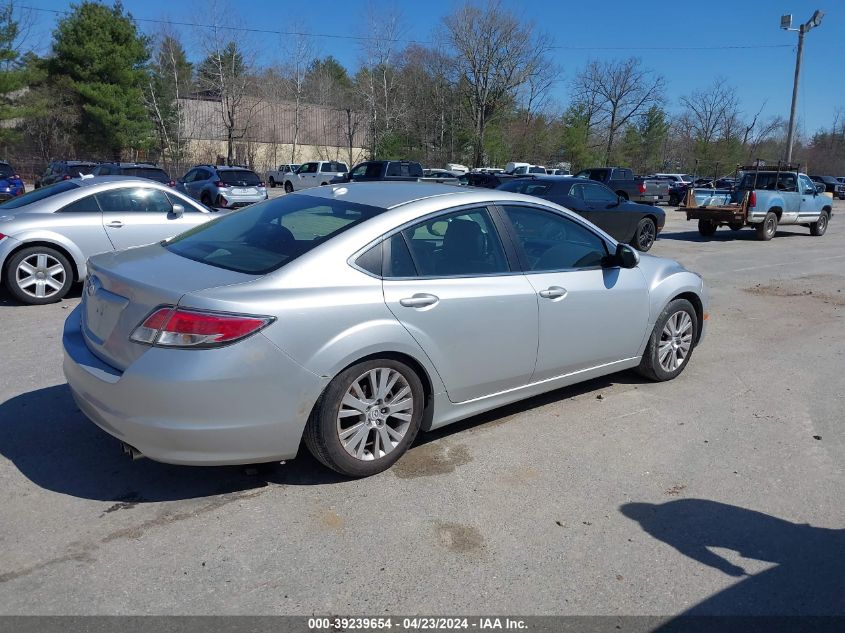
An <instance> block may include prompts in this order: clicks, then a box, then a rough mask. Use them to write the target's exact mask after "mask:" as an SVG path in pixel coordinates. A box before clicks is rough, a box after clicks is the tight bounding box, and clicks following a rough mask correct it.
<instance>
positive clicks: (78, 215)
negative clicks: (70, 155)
mask: <svg viewBox="0 0 845 633" xmlns="http://www.w3.org/2000/svg"><path fill="white" fill-rule="evenodd" d="M212 217H213V214H212V212H211V210H210V209H208V208H206V207H205V206H203V205H201V204H199V203H197V202H195V201H193V200H191V199H190V198H188V197H187V196H185V195H182V194H180V193H177V192H175V191H173V189H171V188H169V187H167V186H165V185H162V184H159V183H156V182H153V181H150V180H146V179H144V178H130V177H126V176H100V177H94V178H85V179H73V180H63V181H60V182H58V183H56V184H54V185H50V186H48V187H42V188H40V189H36V190H34V191H31V192H29V193H27V194H25V195H23V196H20V197H18V198H13V199H12V200H9V201H8V202H5V203H3V204H2V205H0V278H2V280H3V281H4V282H5V284H6V287H7V288H8V289H9V292H11V293H12V295H14V296H15V297H16V298H17V299H18V300H19V301H22V302H23V303H32V304H40V303H51V302H54V301H58V300H59V299H61V298H62V297H64V296H65V295H66V294H67V292H68V291H69V290H70V287H71V285H72V284H73V283H74V282H75V281H80V280H82V279H83V278H84V277H85V261H86V260H87V259H88V257H90V256H91V255H94V254H96V253H102V252H104V251H114V250H121V249H124V248H129V247H130V246H140V245H142V244H149V243H151V242H156V241H160V240H163V239H166V238H169V237H173V236H174V235H176V234H177V233H181V232H183V231H185V230H187V229H189V228H191V227H193V226H196V225H197V224H201V223H203V222H206V221H208V220H209V219H211V218H212Z"/></svg>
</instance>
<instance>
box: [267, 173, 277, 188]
mask: <svg viewBox="0 0 845 633" xmlns="http://www.w3.org/2000/svg"><path fill="white" fill-rule="evenodd" d="M267 184H269V185H270V188H271V189H275V188H276V180H275V178H273V176H270V177H269V178H268V179H267Z"/></svg>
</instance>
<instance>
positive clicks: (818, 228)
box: [810, 211, 828, 237]
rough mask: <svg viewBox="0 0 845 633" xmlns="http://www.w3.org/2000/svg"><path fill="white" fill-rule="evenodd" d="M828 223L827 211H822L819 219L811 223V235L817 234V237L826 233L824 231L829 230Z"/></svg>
mask: <svg viewBox="0 0 845 633" xmlns="http://www.w3.org/2000/svg"><path fill="white" fill-rule="evenodd" d="M827 223H828V216H827V211H822V214H821V215H820V216H819V219H818V220H817V221H816V222H813V223H812V224H810V235H815V236H816V237H821V236H822V235H824V232H825V231H827Z"/></svg>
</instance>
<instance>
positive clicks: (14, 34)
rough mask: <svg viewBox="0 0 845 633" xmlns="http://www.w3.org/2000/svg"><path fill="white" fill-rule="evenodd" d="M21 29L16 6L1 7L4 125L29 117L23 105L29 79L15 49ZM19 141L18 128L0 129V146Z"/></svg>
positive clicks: (0, 80)
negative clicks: (25, 116) (22, 93)
mask: <svg viewBox="0 0 845 633" xmlns="http://www.w3.org/2000/svg"><path fill="white" fill-rule="evenodd" d="M18 35H19V25H18V22H17V20H16V19H15V16H14V6H13V5H12V4H11V3H9V4H7V5H5V6H4V7H0V122H3V121H10V120H14V119H17V118H21V117H22V116H24V115H25V114H26V110H25V108H23V107H22V106H21V104H20V97H21V91H22V89H23V88H24V87H25V86H26V85H27V83H28V81H29V78H28V73H27V68H26V65H25V64H23V63H21V60H20V59H19V55H18V51H17V50H16V48H15V45H16V43H17V39H18ZM17 137H18V132H17V130H15V129H14V128H11V127H7V126H0V142H2V143H8V142H10V141H13V140H15V139H16V138H17Z"/></svg>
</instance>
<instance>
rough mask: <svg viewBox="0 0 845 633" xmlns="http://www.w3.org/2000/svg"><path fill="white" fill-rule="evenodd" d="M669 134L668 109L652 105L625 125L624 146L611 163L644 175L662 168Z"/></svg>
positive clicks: (622, 145)
mask: <svg viewBox="0 0 845 633" xmlns="http://www.w3.org/2000/svg"><path fill="white" fill-rule="evenodd" d="M668 133H669V121H668V117H667V115H666V112H664V110H663V109H662V108H660V107H659V106H652V107H651V108H649V109H648V111H646V112H645V113H644V114H642V115H640V116H639V117H637V120H636V121H635V122H634V123H633V124H632V125H629V126H627V127H626V128H625V133H624V134H623V136H622V143H621V148H620V150H619V151H618V153H617V155H616V156H614V160H612V161H611V162H615V163H619V164H623V165H626V166H630V167H631V168H633V170H634V171H635V172H637V173H640V174H647V173H653V172H656V171H662V170H663V168H664V153H665V146H666V140H667V137H668Z"/></svg>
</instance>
